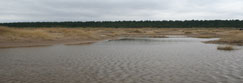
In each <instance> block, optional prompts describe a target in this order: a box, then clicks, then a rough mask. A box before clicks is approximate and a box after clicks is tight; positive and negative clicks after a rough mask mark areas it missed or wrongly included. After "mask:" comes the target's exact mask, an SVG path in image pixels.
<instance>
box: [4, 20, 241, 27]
mask: <svg viewBox="0 0 243 83" xmlns="http://www.w3.org/2000/svg"><path fill="white" fill-rule="evenodd" d="M0 25H1V26H8V27H111V28H143V27H151V28H197V27H204V28H215V27H227V28H232V27H235V28H241V27H243V20H185V21H179V20H175V21H173V20H163V21H149V20H148V21H89V22H79V21H77V22H16V23H0Z"/></svg>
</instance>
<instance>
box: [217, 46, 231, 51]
mask: <svg viewBox="0 0 243 83" xmlns="http://www.w3.org/2000/svg"><path fill="white" fill-rule="evenodd" d="M217 49H218V50H225V51H231V50H234V47H233V46H230V45H227V46H218V47H217Z"/></svg>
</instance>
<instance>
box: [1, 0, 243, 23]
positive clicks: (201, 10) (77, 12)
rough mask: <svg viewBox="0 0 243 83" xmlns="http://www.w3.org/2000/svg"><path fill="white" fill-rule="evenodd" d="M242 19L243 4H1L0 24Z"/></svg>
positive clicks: (239, 0) (64, 0)
mask: <svg viewBox="0 0 243 83" xmlns="http://www.w3.org/2000/svg"><path fill="white" fill-rule="evenodd" d="M191 19H200V20H201V19H209V20H210V19H243V0H0V22H26V21H103V20H106V21H107V20H111V21H114V20H191Z"/></svg>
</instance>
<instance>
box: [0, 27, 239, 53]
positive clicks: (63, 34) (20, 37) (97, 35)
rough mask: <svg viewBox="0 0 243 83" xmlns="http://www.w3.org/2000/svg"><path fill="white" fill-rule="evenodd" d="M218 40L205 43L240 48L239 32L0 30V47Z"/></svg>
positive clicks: (86, 29) (201, 30)
mask: <svg viewBox="0 0 243 83" xmlns="http://www.w3.org/2000/svg"><path fill="white" fill-rule="evenodd" d="M166 35H185V36H188V37H193V38H220V39H219V40H214V41H208V42H206V43H214V44H229V45H243V31H240V30H237V29H225V28H210V29H208V28H58V27H57V28H28V29H27V28H8V27H0V48H16V47H39V46H51V45H56V44H64V45H83V44H92V43H95V42H99V41H102V40H107V39H116V38H119V37H149V38H166Z"/></svg>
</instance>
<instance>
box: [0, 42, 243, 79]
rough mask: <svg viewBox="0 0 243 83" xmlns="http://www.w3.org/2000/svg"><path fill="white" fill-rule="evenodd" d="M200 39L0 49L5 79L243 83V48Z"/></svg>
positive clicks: (1, 73)
mask: <svg viewBox="0 0 243 83" xmlns="http://www.w3.org/2000/svg"><path fill="white" fill-rule="evenodd" d="M207 40H213V39H200V38H181V37H180V38H134V39H120V40H111V41H103V42H98V43H95V44H92V45H76V46H65V45H57V46H50V47H36V48H10V49H0V83H11V82H13V83H17V82H19V83H242V82H243V71H242V70H243V64H242V61H243V56H242V54H243V51H241V50H237V51H232V52H224V51H218V50H217V49H216V48H217V45H214V44H204V43H202V41H207Z"/></svg>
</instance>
